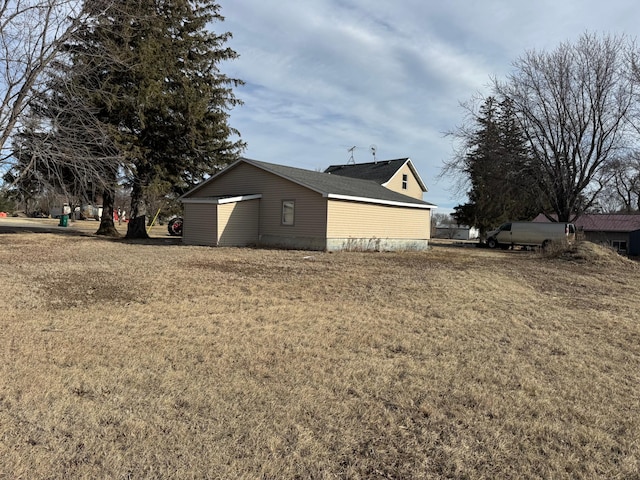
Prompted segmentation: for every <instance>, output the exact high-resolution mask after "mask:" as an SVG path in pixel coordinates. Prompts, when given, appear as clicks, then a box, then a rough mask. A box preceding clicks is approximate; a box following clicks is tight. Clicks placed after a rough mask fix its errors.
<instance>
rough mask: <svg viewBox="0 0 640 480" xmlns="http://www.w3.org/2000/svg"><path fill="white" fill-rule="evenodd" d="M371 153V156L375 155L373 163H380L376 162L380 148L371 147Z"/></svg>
mask: <svg viewBox="0 0 640 480" xmlns="http://www.w3.org/2000/svg"><path fill="white" fill-rule="evenodd" d="M369 151H370V152H371V155H373V163H378V161H377V160H376V152H377V151H378V147H376V146H375V145H369Z"/></svg>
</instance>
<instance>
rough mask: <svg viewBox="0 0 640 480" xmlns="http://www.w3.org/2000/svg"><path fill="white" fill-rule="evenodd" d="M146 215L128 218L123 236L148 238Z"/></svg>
mask: <svg viewBox="0 0 640 480" xmlns="http://www.w3.org/2000/svg"><path fill="white" fill-rule="evenodd" d="M146 219H147V217H146V216H145V215H139V216H137V217H135V218H131V219H130V220H129V226H128V227H127V235H126V237H125V238H149V234H147V221H146Z"/></svg>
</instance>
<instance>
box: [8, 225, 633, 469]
mask: <svg viewBox="0 0 640 480" xmlns="http://www.w3.org/2000/svg"><path fill="white" fill-rule="evenodd" d="M584 248H587V249H588V251H590V252H591V253H589V255H597V257H595V258H596V259H597V261H595V260H594V257H591V256H590V257H588V258H587V257H586V255H587V253H585V251H587V250H584ZM598 248H599V247H591V246H587V247H579V248H578V249H576V250H575V251H574V252H573V253H571V254H570V255H562V256H559V257H554V258H543V257H540V256H539V255H538V254H535V253H530V252H522V251H508V252H496V251H489V250H484V249H456V248H434V249H432V250H431V251H429V252H420V253H418V252H414V253H408V252H407V253H378V254H371V253H358V252H351V253H334V254H329V253H319V252H297V251H277V250H250V249H213V248H202V247H184V246H155V245H152V244H140V245H136V244H127V243H124V242H114V241H102V240H100V239H96V238H93V237H69V236H59V235H52V234H24V235H21V234H12V235H0V263H1V264H2V265H3V269H2V271H0V289H1V291H2V292H3V294H4V298H3V315H2V318H1V319H0V329H1V331H2V335H1V336H0V478H20V477H22V478H36V479H38V478H251V479H253V478H263V479H271V478H273V479H276V478H277V479H282V478H292V479H293V478H356V479H357V478H363V479H364V478H468V479H481V478H638V477H639V476H640V470H639V465H640V444H639V443H638V438H640V399H639V397H638V395H637V386H638V385H639V384H640V325H639V320H640V314H639V313H638V308H637V305H638V300H637V299H638V297H639V294H640V270H639V269H638V265H637V264H636V263H633V262H629V261H626V260H625V261H618V260H617V259H614V257H610V256H608V253H604V252H602V251H600V250H598Z"/></svg>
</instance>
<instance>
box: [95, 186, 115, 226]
mask: <svg viewBox="0 0 640 480" xmlns="http://www.w3.org/2000/svg"><path fill="white" fill-rule="evenodd" d="M114 201H115V192H114V190H113V189H110V188H105V189H104V193H103V194H102V217H100V226H99V227H98V231H97V232H96V235H104V236H106V237H119V236H120V233H119V232H118V230H116V226H115V224H114V223H113V204H114Z"/></svg>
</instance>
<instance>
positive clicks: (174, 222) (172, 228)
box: [167, 217, 182, 236]
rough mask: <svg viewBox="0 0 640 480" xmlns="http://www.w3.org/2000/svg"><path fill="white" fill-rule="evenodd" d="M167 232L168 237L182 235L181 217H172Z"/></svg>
mask: <svg viewBox="0 0 640 480" xmlns="http://www.w3.org/2000/svg"><path fill="white" fill-rule="evenodd" d="M167 230H169V235H173V236H178V235H182V217H174V218H172V219H171V220H169V224H168V225H167Z"/></svg>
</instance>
